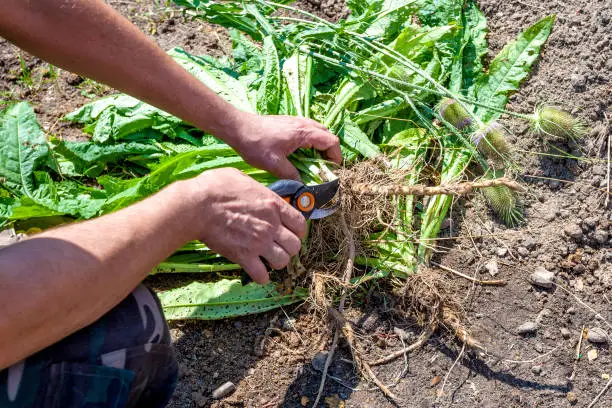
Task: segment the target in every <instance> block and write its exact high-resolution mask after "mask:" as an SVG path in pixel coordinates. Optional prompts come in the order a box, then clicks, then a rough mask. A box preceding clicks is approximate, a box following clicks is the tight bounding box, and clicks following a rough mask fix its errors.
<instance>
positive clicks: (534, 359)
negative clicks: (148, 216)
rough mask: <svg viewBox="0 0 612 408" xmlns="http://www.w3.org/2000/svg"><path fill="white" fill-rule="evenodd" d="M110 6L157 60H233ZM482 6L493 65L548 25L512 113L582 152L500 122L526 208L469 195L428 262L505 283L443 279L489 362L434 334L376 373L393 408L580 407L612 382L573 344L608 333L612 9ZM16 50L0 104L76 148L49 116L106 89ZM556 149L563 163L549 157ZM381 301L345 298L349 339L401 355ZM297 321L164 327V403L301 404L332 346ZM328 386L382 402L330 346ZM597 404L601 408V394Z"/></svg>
mask: <svg viewBox="0 0 612 408" xmlns="http://www.w3.org/2000/svg"><path fill="white" fill-rule="evenodd" d="M109 3H111V4H112V5H113V6H115V7H117V8H118V10H119V11H120V12H121V13H123V14H124V15H125V16H127V17H128V18H129V19H130V20H132V21H133V22H134V23H136V24H137V25H138V26H139V27H140V28H141V29H142V30H143V31H145V32H146V33H147V34H148V35H149V36H150V37H151V38H152V39H154V40H155V41H157V42H158V43H159V44H160V45H161V46H162V47H163V48H165V49H169V48H171V47H173V46H181V47H184V48H186V49H187V50H188V51H189V52H195V53H208V54H212V55H221V54H223V53H229V52H230V46H229V42H228V41H227V36H226V34H225V31H224V30H223V29H221V28H216V27H212V26H210V25H207V24H203V23H201V22H188V21H184V19H183V18H182V17H180V16H179V14H178V13H177V12H176V10H174V9H172V8H171V7H162V6H160V5H159V3H161V2H158V1H154V0H142V1H138V2H136V1H122V2H113V1H109ZM479 3H480V5H481V7H482V8H483V11H484V12H485V14H486V16H487V18H488V25H489V30H490V35H489V41H490V56H493V55H495V53H496V52H497V51H499V50H500V49H501V47H502V46H503V45H504V44H505V43H506V42H507V41H509V40H511V39H512V38H513V37H514V36H515V35H516V34H518V33H519V32H520V31H521V30H522V29H524V28H525V27H527V26H528V25H529V24H532V23H534V22H535V21H537V20H538V19H539V18H541V17H543V16H545V15H548V14H551V13H556V14H557V22H556V24H555V27H554V30H553V33H552V35H551V37H550V40H549V41H548V43H547V45H546V47H544V50H543V53H542V56H541V58H540V60H539V63H538V65H537V66H536V68H535V69H534V70H533V74H532V75H531V77H530V78H529V79H528V80H527V81H525V83H524V84H523V86H522V88H521V90H520V91H519V92H518V93H517V94H516V95H514V96H513V97H512V99H511V105H510V107H511V108H512V109H514V110H517V111H520V112H525V113H529V112H531V111H532V110H533V108H534V106H535V105H536V104H538V103H541V102H547V103H554V104H558V105H560V106H562V107H564V108H567V109H569V110H571V111H572V112H574V113H575V114H578V115H579V116H581V117H583V118H585V119H586V120H587V122H588V124H589V126H590V128H591V129H592V130H591V131H590V134H589V135H588V137H586V138H585V140H583V141H580V142H579V143H578V144H573V143H571V144H566V143H559V144H547V143H543V142H542V141H540V140H539V139H537V138H535V137H533V136H531V135H530V134H529V133H527V128H526V126H525V125H524V124H522V123H519V122H516V121H513V120H507V121H506V123H505V124H506V125H507V126H508V127H509V129H511V130H512V133H513V137H512V142H514V144H515V146H516V161H517V163H518V164H519V165H520V166H521V175H522V176H523V179H524V181H525V183H526V184H527V185H528V187H529V193H528V194H527V195H525V197H524V204H525V212H526V215H527V220H528V222H527V223H526V225H524V226H521V227H519V228H515V229H508V228H505V227H503V226H501V224H499V223H498V222H496V221H495V220H494V219H493V218H491V216H490V214H489V213H488V212H487V210H486V207H485V205H484V202H483V201H481V200H479V199H476V200H474V201H471V202H460V203H458V204H459V205H457V206H456V207H455V209H454V210H453V214H452V217H451V219H450V220H449V221H448V222H447V223H445V224H446V225H447V227H448V228H447V229H445V230H444V231H443V234H442V239H441V240H440V241H439V250H440V254H439V255H438V256H437V257H436V258H435V259H434V261H435V262H437V263H439V264H441V265H444V266H447V267H450V268H452V269H454V270H457V271H460V272H462V273H465V274H468V275H473V276H475V277H477V278H480V279H491V276H490V272H489V271H494V272H495V269H497V274H496V275H495V279H503V280H505V281H506V282H507V285H506V286H504V287H481V286H478V285H472V284H471V283H470V282H468V281H466V280H464V279H462V278H459V277H456V276H454V275H453V274H451V273H446V272H444V273H445V275H443V276H444V279H446V280H448V282H450V283H451V285H452V286H453V288H454V292H455V294H456V296H457V298H458V299H459V300H460V302H461V304H462V307H463V308H464V310H465V314H466V324H467V325H468V327H469V328H470V329H471V331H472V332H473V334H474V335H475V336H476V337H477V338H478V339H480V340H482V341H484V342H485V343H486V344H487V345H488V346H489V347H490V349H491V352H492V354H495V355H496V356H498V357H501V358H496V357H491V356H489V357H478V356H477V355H475V354H474V353H473V352H468V351H465V350H464V351H463V352H462V345H461V344H460V343H457V342H456V341H454V340H453V339H451V338H449V336H448V334H445V332H444V331H440V332H439V333H437V334H436V335H434V336H433V337H432V338H431V339H430V340H429V341H428V343H427V344H426V345H425V346H424V347H422V348H421V349H419V350H418V351H417V352H415V353H414V354H410V355H408V356H407V357H406V359H404V358H400V359H398V360H396V361H395V362H394V363H391V364H388V365H386V366H381V367H376V368H375V372H376V373H377V375H378V376H379V377H380V379H381V380H383V382H385V383H386V384H392V383H394V382H395V380H396V378H397V377H398V376H399V375H400V374H401V373H402V372H403V371H404V368H405V367H407V369H408V371H407V373H406V375H405V376H403V377H402V378H400V379H399V381H398V382H397V384H396V385H395V386H394V387H393V392H394V393H395V394H397V395H398V396H400V397H401V398H402V399H403V400H404V403H403V404H402V406H405V407H430V406H455V407H464V406H465V407H475V406H478V407H501V406H504V407H535V406H537V407H565V406H576V407H586V406H588V405H589V403H590V401H591V400H592V399H593V398H594V397H595V395H596V394H597V393H599V391H600V390H601V389H602V388H603V387H604V385H605V384H606V382H607V381H608V380H607V379H606V378H607V377H606V375H608V376H612V356H611V353H610V344H612V341H611V340H610V337H608V342H607V343H602V344H594V343H591V342H590V341H587V340H584V341H582V346H581V358H580V360H579V361H578V362H574V355H575V352H576V351H575V349H576V343H577V341H578V339H579V337H580V334H581V330H582V329H583V327H584V328H586V329H593V328H595V327H600V328H602V329H604V330H605V331H606V332H607V334H608V336H612V326H610V322H612V291H611V288H612V267H611V265H612V251H611V250H610V243H611V242H612V239H611V237H612V235H611V234H612V231H611V230H610V225H611V224H612V219H611V216H610V211H609V209H606V208H605V207H604V200H605V188H606V177H607V176H608V164H607V163H606V160H605V158H606V156H605V154H606V151H605V149H606V147H607V144H606V142H607V140H609V137H610V132H611V131H612V129H611V126H610V123H609V121H608V119H609V118H610V117H611V115H612V111H611V110H610V106H611V105H612V85H611V83H610V72H612V54H611V52H610V50H611V48H612V38H611V34H610V33H612V22H611V21H610V20H611V19H612V7H611V5H610V3H609V1H604V0H599V1H586V0H568V1H566V2H558V1H551V2H536V1H533V0H527V1H513V0H509V1H498V0H497V1H493V0H481V1H479ZM297 4H298V5H299V6H301V7H304V8H305V9H308V10H309V11H312V12H315V13H317V14H319V15H321V16H324V17H326V18H329V19H334V18H338V17H339V16H344V15H345V14H346V9H345V8H344V6H343V2H342V1H333V0H330V1H327V0H323V1H315V0H311V1H301V2H298V3H297ZM19 54H20V53H19V51H18V50H17V49H16V48H15V47H13V46H12V45H10V44H8V43H7V42H6V41H4V40H0V96H1V97H2V99H3V100H8V99H20V100H22V99H26V100H28V101H29V102H31V103H32V104H33V105H34V106H35V107H36V111H37V113H38V114H39V119H40V121H41V123H42V124H43V126H44V127H45V129H46V130H47V131H48V132H50V133H53V134H57V135H59V136H62V137H69V138H79V137H82V136H81V134H80V132H79V131H78V130H76V129H72V128H69V127H67V126H66V125H63V124H62V123H61V122H60V121H59V119H60V118H61V116H62V115H64V114H66V113H68V112H70V111H71V110H72V109H74V108H76V107H78V106H80V105H82V104H83V103H86V102H87V101H89V100H90V98H91V97H98V96H99V95H103V94H105V93H109V92H111V91H110V90H108V89H106V88H104V87H101V86H99V85H97V84H95V83H93V82H91V81H87V80H83V79H82V78H80V77H78V76H75V75H73V74H69V73H67V72H64V71H59V72H58V73H57V76H56V74H55V73H54V72H53V70H50V69H49V66H48V65H47V64H46V63H43V62H42V61H40V60H38V59H37V58H34V57H31V56H28V55H27V54H26V53H23V52H21V55H22V57H23V60H24V64H25V66H26V67H27V69H26V70H25V71H24V70H23V69H22V68H21V66H20V61H19V59H18V57H17V56H18V55H19ZM50 71H51V72H50ZM28 72H30V74H29V76H28V74H27V73H28ZM28 78H31V79H28ZM560 151H562V152H568V153H569V154H570V155H571V156H573V157H574V158H573V159H567V158H560V157H555V155H561V153H560ZM452 237H455V238H452ZM495 267H496V268H495ZM537 268H545V269H546V270H548V271H550V272H553V273H554V274H555V277H556V280H557V282H558V285H557V286H556V287H554V288H552V289H538V288H537V287H536V286H534V285H532V284H531V283H530V282H529V277H530V275H531V274H532V273H533V272H534V271H536V269H537ZM186 278H188V277H186ZM149 283H150V284H152V285H153V286H154V287H156V288H163V287H164V286H166V285H167V283H168V282H167V281H165V280H164V278H160V277H156V278H155V279H150V280H149ZM378 289H379V288H376V287H375V288H374V289H373V290H372V291H370V292H369V293H364V294H363V295H358V296H355V298H354V300H353V304H351V305H350V306H351V309H350V310H349V317H350V319H351V320H352V321H353V322H354V323H355V325H356V327H358V335H359V336H361V337H363V338H368V339H370V340H372V341H371V343H372V344H373V346H372V347H371V348H370V349H368V350H366V351H367V353H368V354H369V355H370V356H384V355H386V354H388V353H390V352H392V351H393V350H396V349H398V348H399V347H401V344H402V340H400V338H399V337H398V335H397V332H398V331H397V330H394V328H399V329H403V330H405V332H406V333H407V338H406V339H405V340H404V342H405V343H410V342H412V341H414V339H415V338H416V336H417V335H418V334H419V333H420V330H421V329H420V328H419V327H418V326H417V325H415V324H410V323H408V322H406V321H405V320H403V319H396V318H395V314H394V306H395V303H394V302H396V299H394V298H393V297H391V296H385V295H383V294H382V293H384V292H383V291H382V290H378ZM305 311H306V308H305V307H304V306H302V307H295V308H286V309H285V310H283V311H277V312H271V313H267V314H262V315H257V316H251V317H245V318H241V319H235V320H228V321H220V322H205V323H191V322H190V323H173V324H172V334H173V338H174V340H175V345H176V349H177V353H178V356H179V359H180V365H181V375H180V381H179V384H178V387H177V390H176V393H175V395H174V398H173V400H172V402H171V404H170V406H171V407H173V408H179V407H181V408H182V407H205V406H213V407H230V406H238V407H242V406H244V407H276V406H283V407H300V406H311V405H312V401H313V400H314V397H315V395H316V393H317V388H318V385H319V382H320V376H321V374H320V369H321V367H322V365H323V361H324V357H325V356H324V355H322V354H320V353H319V352H321V351H324V350H327V349H328V348H329V343H330V337H329V336H327V335H323V334H325V333H327V332H328V331H329V330H328V328H327V327H325V326H324V325H323V326H322V325H321V323H320V322H317V321H314V320H312V319H311V317H310V316H309V314H308V313H305ZM596 312H599V313H600V316H601V318H597V317H596ZM526 322H534V323H536V325H537V330H536V331H535V333H532V334H526V335H520V334H518V332H517V330H518V328H519V326H521V325H523V324H524V323H526ZM592 350H595V351H596V353H597V358H595V359H594V360H593V361H590V360H589V358H587V354H588V353H589V352H590V353H591V356H592V355H593V351H592ZM317 353H319V354H317ZM322 357H323V358H322ZM329 374H330V377H329V378H328V380H327V383H326V386H325V389H324V395H325V398H326V399H325V404H326V406H329V407H340V406H346V407H374V406H377V407H386V406H391V404H390V403H389V401H388V400H387V399H385V398H384V397H383V396H382V394H381V393H380V392H379V391H378V390H377V389H376V388H375V387H374V386H372V385H371V384H368V383H367V382H364V381H361V380H360V378H359V376H358V375H357V373H356V372H355V370H354V366H353V364H352V363H351V358H350V353H349V351H348V349H347V348H346V346H345V344H344V343H342V342H341V343H340V347H339V350H338V354H337V355H336V357H335V359H334V361H333V363H332V365H331V367H330V371H329ZM228 381H231V382H233V383H234V384H235V385H236V386H237V388H236V391H235V392H234V393H233V394H231V395H230V396H228V397H226V398H225V399H221V400H213V399H212V392H213V391H214V390H215V389H217V388H218V387H219V386H221V385H222V384H224V383H226V382H228ZM596 406H598V407H609V406H612V390H609V391H608V392H607V394H605V395H604V396H603V397H602V398H601V399H600V401H599V403H598V405H596Z"/></svg>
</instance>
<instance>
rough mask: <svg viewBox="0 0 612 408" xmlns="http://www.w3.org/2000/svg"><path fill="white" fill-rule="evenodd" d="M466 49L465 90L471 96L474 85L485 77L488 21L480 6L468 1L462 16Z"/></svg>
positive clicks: (463, 54) (464, 57)
mask: <svg viewBox="0 0 612 408" xmlns="http://www.w3.org/2000/svg"><path fill="white" fill-rule="evenodd" d="M462 24H463V34H464V39H463V41H464V44H465V45H464V48H463V52H462V59H463V64H462V65H463V73H462V76H463V89H464V90H465V91H466V93H467V94H468V95H470V96H473V95H474V84H475V83H476V82H477V81H478V80H479V79H480V78H481V77H482V76H483V75H484V72H483V63H482V59H483V58H484V57H485V56H486V55H487V53H488V51H489V48H488V45H487V33H488V29H487V19H486V17H485V15H484V14H483V13H482V11H480V9H479V8H478V5H477V4H476V3H475V2H474V1H472V0H468V2H467V5H466V8H465V10H464V11H463V14H462Z"/></svg>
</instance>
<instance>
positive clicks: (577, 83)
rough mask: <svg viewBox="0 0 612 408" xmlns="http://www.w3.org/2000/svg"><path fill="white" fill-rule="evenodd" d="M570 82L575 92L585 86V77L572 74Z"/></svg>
mask: <svg viewBox="0 0 612 408" xmlns="http://www.w3.org/2000/svg"><path fill="white" fill-rule="evenodd" d="M570 81H571V82H572V86H573V87H574V89H576V90H580V89H582V88H584V87H585V86H586V77H585V76H584V75H582V74H573V75H572V76H571V77H570Z"/></svg>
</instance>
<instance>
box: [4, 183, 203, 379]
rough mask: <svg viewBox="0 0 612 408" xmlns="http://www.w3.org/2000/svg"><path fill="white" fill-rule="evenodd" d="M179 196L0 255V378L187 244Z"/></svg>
mask: <svg viewBox="0 0 612 408" xmlns="http://www.w3.org/2000/svg"><path fill="white" fill-rule="evenodd" d="M182 188H183V187H182V186H181V184H180V182H179V183H175V184H174V185H171V186H170V187H168V188H167V189H165V190H162V191H161V192H160V193H158V194H157V195H154V196H152V197H150V198H148V199H146V200H144V201H142V202H140V203H138V204H136V205H133V206H131V207H129V208H126V209H124V210H121V211H118V212H116V213H113V214H110V215H107V216H104V217H101V218H98V219H95V220H91V221H87V222H82V223H77V224H74V225H70V226H66V227H62V228H58V229H55V230H50V231H47V232H44V233H41V234H39V235H37V236H36V237H33V238H31V239H29V240H26V241H24V242H20V243H17V244H15V245H12V246H10V247H7V248H5V249H3V250H0V310H2V313H1V314H0V370H1V369H3V368H5V367H7V366H8V365H10V364H12V363H14V362H16V361H19V360H21V359H23V358H25V357H26V356H28V355H30V354H32V353H34V352H36V351H38V350H40V349H42V348H44V347H46V346H48V345H50V344H53V343H55V342H57V341H59V340H60V339H62V338H64V337H65V336H67V335H68V334H71V333H73V332H75V331H76V330H78V329H80V328H83V327H85V326H87V325H89V324H91V323H92V322H94V321H95V320H97V319H98V318H99V317H100V316H102V315H103V314H104V313H106V312H107V311H108V310H110V309H111V308H112V307H114V306H115V305H116V304H118V303H119V302H120V301H121V300H122V299H123V298H125V297H126V296H127V295H128V294H129V293H130V292H131V291H132V290H133V289H134V288H135V287H136V286H137V285H138V284H139V283H140V282H141V281H142V280H143V279H144V278H145V277H146V275H147V274H148V272H149V271H151V270H152V269H153V268H154V267H155V266H156V265H157V264H158V263H159V262H161V261H162V260H163V259H165V258H166V257H167V256H169V255H170V254H171V253H172V252H173V251H174V250H176V249H177V248H178V247H180V246H181V245H182V244H184V243H185V242H187V241H188V240H190V239H193V236H191V235H193V232H192V231H188V230H186V229H184V228H181V227H184V226H185V225H191V224H192V223H191V222H177V221H178V220H179V217H183V218H184V217H185V216H186V215H185V214H186V213H189V212H188V211H184V210H185V207H184V206H186V205H188V199H187V198H186V195H185V191H184V190H182ZM179 197H180V198H179Z"/></svg>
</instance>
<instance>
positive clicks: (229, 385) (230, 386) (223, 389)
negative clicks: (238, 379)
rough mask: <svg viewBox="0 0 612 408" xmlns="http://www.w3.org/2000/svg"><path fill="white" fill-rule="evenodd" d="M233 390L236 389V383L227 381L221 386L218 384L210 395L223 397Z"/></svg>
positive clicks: (217, 397)
mask: <svg viewBox="0 0 612 408" xmlns="http://www.w3.org/2000/svg"><path fill="white" fill-rule="evenodd" d="M234 391H236V384H234V383H233V382H231V381H228V382H226V383H225V384H223V385H222V386H220V387H219V388H217V389H216V390H214V391H213V393H212V397H213V398H214V399H221V398H225V397H227V396H228V395H230V394H231V393H232V392H234Z"/></svg>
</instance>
